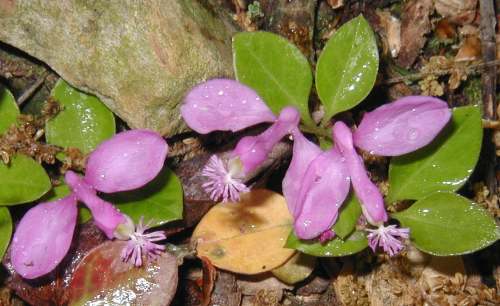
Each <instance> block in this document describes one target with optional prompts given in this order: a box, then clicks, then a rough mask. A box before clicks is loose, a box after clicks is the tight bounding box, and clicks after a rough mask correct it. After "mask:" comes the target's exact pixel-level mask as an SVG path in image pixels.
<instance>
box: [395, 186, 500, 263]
mask: <svg viewBox="0 0 500 306" xmlns="http://www.w3.org/2000/svg"><path fill="white" fill-rule="evenodd" d="M392 216H393V217H394V218H396V219H398V220H399V221H400V222H401V224H402V225H403V226H404V227H409V228H410V238H411V240H412V241H413V242H414V243H415V245H416V246H417V248H419V249H420V250H422V251H424V252H426V253H430V254H433V255H438V256H448V255H461V254H467V253H472V252H474V251H477V250H480V249H483V248H485V247H487V246H489V245H490V244H492V243H494V242H495V241H497V240H498V239H499V238H500V235H499V234H500V230H499V228H498V227H497V226H496V224H495V220H494V219H493V217H492V216H491V215H490V214H488V212H487V211H486V210H485V209H483V208H482V207H481V206H479V205H478V204H476V203H474V202H472V201H471V200H469V199H467V198H464V197H462V196H459V195H457V194H455V193H448V192H437V193H434V194H432V195H430V196H428V197H425V198H423V199H421V200H419V201H417V202H415V203H414V204H413V205H412V206H411V207H410V208H408V209H407V210H404V211H402V212H399V213H395V214H393V215H392Z"/></svg>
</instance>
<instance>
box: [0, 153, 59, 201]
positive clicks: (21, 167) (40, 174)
mask: <svg viewBox="0 0 500 306" xmlns="http://www.w3.org/2000/svg"><path fill="white" fill-rule="evenodd" d="M51 187H52V185H51V183H50V179H49V177H48V175H47V173H46V172H45V169H44V168H43V167H42V166H41V165H40V164H39V163H37V162H36V161H34V160H33V159H31V158H30V157H28V156H25V155H21V154H18V155H15V156H13V157H12V159H11V161H10V164H9V165H5V164H4V163H3V162H0V205H16V204H22V203H27V202H32V201H34V200H36V199H39V198H40V197H41V196H43V195H44V194H45V193H46V192H47V191H49V190H50V188H51Z"/></svg>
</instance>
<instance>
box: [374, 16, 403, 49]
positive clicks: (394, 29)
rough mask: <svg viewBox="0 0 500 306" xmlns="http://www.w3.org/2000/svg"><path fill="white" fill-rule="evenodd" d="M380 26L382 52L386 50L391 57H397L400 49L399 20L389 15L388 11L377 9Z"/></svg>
mask: <svg viewBox="0 0 500 306" xmlns="http://www.w3.org/2000/svg"><path fill="white" fill-rule="evenodd" d="M376 14H377V16H378V17H379V19H380V26H381V28H382V31H381V35H382V42H383V49H384V53H386V52H387V51H388V52H389V53H390V55H391V56H392V57H397V56H398V54H399V50H401V21H399V19H398V18H396V17H394V16H392V15H391V13H390V12H389V11H380V10H377V12H376Z"/></svg>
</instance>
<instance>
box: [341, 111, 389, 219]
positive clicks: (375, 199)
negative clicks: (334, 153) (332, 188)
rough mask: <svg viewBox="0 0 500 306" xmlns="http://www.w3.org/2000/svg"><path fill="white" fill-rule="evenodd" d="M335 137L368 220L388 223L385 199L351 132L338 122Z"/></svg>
mask: <svg viewBox="0 0 500 306" xmlns="http://www.w3.org/2000/svg"><path fill="white" fill-rule="evenodd" d="M333 137H334V140H335V146H336V147H338V148H339V150H340V152H341V154H342V156H343V157H344V158H345V161H346V163H347V167H348V169H349V175H350V176H351V182H352V186H353V188H354V192H355V193H356V196H357V197H358V199H359V201H360V203H361V208H362V210H363V214H364V215H365V217H366V219H367V220H368V222H370V223H371V224H374V225H378V224H380V223H381V222H385V221H387V212H386V211H385V206H384V199H383V198H382V194H380V191H379V190H378V188H377V186H376V185H375V184H374V183H373V182H372V181H371V180H370V178H369V177H368V174H367V172H366V169H365V165H364V163H363V159H362V158H361V157H360V156H359V155H358V153H357V152H356V150H355V149H354V147H353V145H352V133H351V130H350V129H349V128H348V127H347V126H346V125H345V124H344V123H343V122H340V121H339V122H336V123H335V125H334V126H333Z"/></svg>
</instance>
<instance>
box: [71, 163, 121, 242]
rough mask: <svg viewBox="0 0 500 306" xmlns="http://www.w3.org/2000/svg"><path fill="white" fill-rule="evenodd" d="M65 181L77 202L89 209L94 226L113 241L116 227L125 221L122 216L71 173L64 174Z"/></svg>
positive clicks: (90, 187)
mask: <svg viewBox="0 0 500 306" xmlns="http://www.w3.org/2000/svg"><path fill="white" fill-rule="evenodd" d="M65 181H66V184H68V186H70V187H71V189H72V190H73V193H74V195H75V196H76V197H77V198H78V200H79V201H81V202H83V203H84V204H85V205H86V206H87V207H88V208H89V209H90V212H91V214H92V218H93V219H94V223H95V225H96V226H97V227H98V228H99V229H100V230H102V231H103V232H104V234H106V236H107V237H108V238H109V239H113V238H114V236H115V235H114V233H115V230H116V228H117V226H118V225H120V224H122V223H126V221H127V220H126V219H125V217H124V215H123V214H122V213H120V212H119V211H118V210H117V209H116V208H115V207H114V206H113V205H112V204H111V203H109V202H106V201H104V200H102V199H101V198H99V197H98V196H97V195H96V190H95V189H93V188H92V186H90V185H89V184H87V183H86V182H85V181H84V180H83V179H82V178H81V177H79V176H78V175H77V174H76V173H74V172H73V171H68V172H66V176H65Z"/></svg>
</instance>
